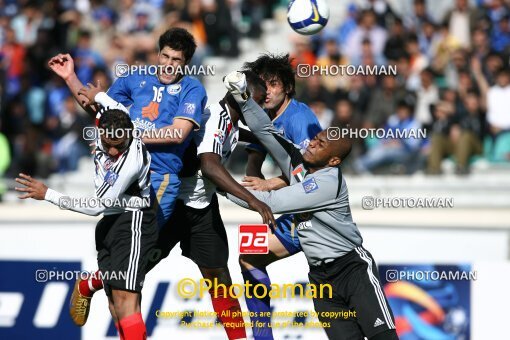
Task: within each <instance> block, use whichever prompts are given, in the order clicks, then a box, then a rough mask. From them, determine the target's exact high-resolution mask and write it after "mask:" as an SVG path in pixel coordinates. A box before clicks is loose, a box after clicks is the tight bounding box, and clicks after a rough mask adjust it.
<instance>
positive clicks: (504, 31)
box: [491, 14, 510, 54]
mask: <svg viewBox="0 0 510 340" xmlns="http://www.w3.org/2000/svg"><path fill="white" fill-rule="evenodd" d="M491 45H492V49H493V50H494V51H496V52H500V53H501V52H504V53H507V54H508V52H510V48H509V45H510V14H507V15H505V16H504V17H503V18H502V19H501V20H500V21H499V22H498V23H497V24H496V25H494V28H493V29H492V36H491Z"/></svg>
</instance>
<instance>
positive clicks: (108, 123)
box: [98, 108, 134, 139]
mask: <svg viewBox="0 0 510 340" xmlns="http://www.w3.org/2000/svg"><path fill="white" fill-rule="evenodd" d="M98 127H99V128H101V129H103V130H105V131H116V130H118V129H121V130H124V131H130V130H133V129H134V126H133V122H132V121H131V118H130V117H129V115H128V114H127V113H126V112H124V111H121V110H118V109H108V108H106V109H103V110H101V117H100V118H99V124H98ZM123 135H124V136H131V135H132V134H131V133H126V134H123ZM112 139H114V138H112Z"/></svg>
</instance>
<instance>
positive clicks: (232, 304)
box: [199, 267, 246, 340]
mask: <svg viewBox="0 0 510 340" xmlns="http://www.w3.org/2000/svg"><path fill="white" fill-rule="evenodd" d="M199 269H200V272H201V273H202V276H203V277H204V279H207V280H209V281H210V282H212V283H213V282H214V280H215V279H216V280H217V284H218V285H225V288H223V286H219V288H218V289H216V291H215V289H214V287H212V288H211V289H210V290H209V294H211V300H212V304H213V308H214V311H215V312H216V314H217V315H218V318H219V319H220V321H221V322H222V323H223V327H224V328H225V332H226V333H227V336H228V338H229V340H232V339H238V340H241V339H246V329H245V325H244V320H243V317H242V312H241V305H240V304H239V300H238V299H237V298H235V297H232V296H229V294H228V291H229V287H230V286H231V285H232V278H231V277H230V272H229V270H228V268H227V267H224V268H204V267H199ZM227 323H229V324H230V325H233V326H232V327H226V326H225V325H226V324H227Z"/></svg>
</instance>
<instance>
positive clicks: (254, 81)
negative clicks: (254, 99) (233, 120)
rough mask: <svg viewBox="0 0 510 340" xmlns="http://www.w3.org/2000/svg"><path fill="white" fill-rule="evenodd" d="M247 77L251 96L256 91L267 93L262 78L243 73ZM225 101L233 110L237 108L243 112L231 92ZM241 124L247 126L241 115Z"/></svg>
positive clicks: (251, 73) (250, 72)
mask: <svg viewBox="0 0 510 340" xmlns="http://www.w3.org/2000/svg"><path fill="white" fill-rule="evenodd" d="M242 73H244V74H245V75H246V84H247V89H248V92H250V93H251V94H253V93H255V92H256V91H264V93H265V91H267V87H266V82H265V81H264V80H263V79H262V78H260V77H259V76H258V75H257V74H256V73H255V72H252V71H242ZM225 101H226V102H227V103H228V104H229V105H230V106H231V107H233V108H235V109H236V110H237V111H238V112H239V113H241V112H242V110H241V107H240V106H239V104H238V103H237V101H236V100H235V99H234V97H233V96H232V94H231V93H230V92H227V94H226V96H225ZM240 119H241V122H243V124H246V123H245V121H244V117H243V115H242V114H241V117H240Z"/></svg>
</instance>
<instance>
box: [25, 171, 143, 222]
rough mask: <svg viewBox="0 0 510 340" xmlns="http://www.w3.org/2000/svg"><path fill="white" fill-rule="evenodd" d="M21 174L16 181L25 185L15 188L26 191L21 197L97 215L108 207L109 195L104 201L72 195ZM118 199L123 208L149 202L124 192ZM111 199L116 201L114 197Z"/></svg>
mask: <svg viewBox="0 0 510 340" xmlns="http://www.w3.org/2000/svg"><path fill="white" fill-rule="evenodd" d="M19 176H20V177H21V178H16V182H17V183H19V184H21V185H23V187H16V188H15V190H16V191H19V192H23V193H24V194H23V195H21V196H20V197H19V198H20V199H27V198H33V199H35V200H38V201H42V200H46V201H48V202H50V203H53V204H55V205H57V206H59V207H60V209H65V210H71V211H76V212H79V213H82V214H85V215H89V216H97V215H99V214H101V213H102V212H103V211H104V210H105V209H106V206H104V205H103V204H101V203H102V202H106V200H107V197H105V198H103V199H102V202H101V201H99V199H97V198H95V197H80V198H77V197H71V196H68V195H64V194H62V193H60V192H58V191H55V190H52V189H50V188H48V187H47V186H46V185H45V184H44V183H43V182H41V181H38V180H36V179H34V178H32V177H31V176H28V175H25V174H19ZM93 200H97V202H93ZM116 200H117V202H120V203H122V204H123V208H129V207H133V208H141V207H144V206H146V205H147V202H145V201H144V200H143V199H142V198H140V197H136V196H129V195H124V194H122V195H118V196H117V197H116ZM110 201H111V202H112V203H113V202H114V200H113V199H112V200H110ZM96 203H97V204H96Z"/></svg>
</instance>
